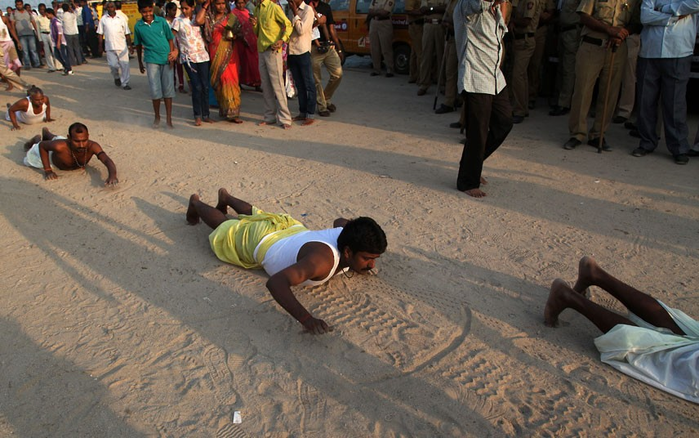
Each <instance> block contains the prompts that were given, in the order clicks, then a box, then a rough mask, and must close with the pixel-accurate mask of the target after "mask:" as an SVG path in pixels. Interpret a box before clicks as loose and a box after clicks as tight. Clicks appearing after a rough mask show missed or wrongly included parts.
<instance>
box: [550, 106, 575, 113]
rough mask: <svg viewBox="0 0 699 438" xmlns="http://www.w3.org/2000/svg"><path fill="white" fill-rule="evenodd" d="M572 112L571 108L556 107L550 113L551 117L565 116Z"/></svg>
mask: <svg viewBox="0 0 699 438" xmlns="http://www.w3.org/2000/svg"><path fill="white" fill-rule="evenodd" d="M569 112H570V108H566V107H563V106H558V105H556V106H555V107H553V108H552V109H551V111H549V116H565V115H566V114H568V113H569Z"/></svg>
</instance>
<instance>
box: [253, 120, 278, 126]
mask: <svg viewBox="0 0 699 438" xmlns="http://www.w3.org/2000/svg"><path fill="white" fill-rule="evenodd" d="M275 123H277V122H267V121H265V120H263V121H261V122H260V123H258V124H257V126H272V125H274V124H275Z"/></svg>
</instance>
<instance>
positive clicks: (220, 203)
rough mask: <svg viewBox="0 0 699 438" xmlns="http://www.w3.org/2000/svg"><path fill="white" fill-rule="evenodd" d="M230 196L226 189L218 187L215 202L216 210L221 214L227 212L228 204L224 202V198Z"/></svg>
mask: <svg viewBox="0 0 699 438" xmlns="http://www.w3.org/2000/svg"><path fill="white" fill-rule="evenodd" d="M228 196H230V195H229V194H228V190H226V189H224V188H223V187H221V188H220V189H218V203H217V204H216V210H218V211H220V212H221V213H223V214H228V204H227V203H226V198H228Z"/></svg>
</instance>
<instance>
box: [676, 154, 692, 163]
mask: <svg viewBox="0 0 699 438" xmlns="http://www.w3.org/2000/svg"><path fill="white" fill-rule="evenodd" d="M674 157H675V164H687V163H689V157H688V156H687V154H677V155H675V156H674Z"/></svg>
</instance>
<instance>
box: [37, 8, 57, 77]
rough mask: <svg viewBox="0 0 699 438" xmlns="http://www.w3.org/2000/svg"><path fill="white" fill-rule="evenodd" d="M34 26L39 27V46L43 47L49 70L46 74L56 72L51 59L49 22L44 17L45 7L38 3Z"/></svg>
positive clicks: (52, 58) (54, 63)
mask: <svg viewBox="0 0 699 438" xmlns="http://www.w3.org/2000/svg"><path fill="white" fill-rule="evenodd" d="M36 24H37V26H38V27H39V37H40V41H41V44H42V45H43V46H44V61H45V62H46V66H47V67H48V68H49V70H48V72H49V73H53V72H55V71H56V60H55V59H54V57H53V48H52V47H51V20H49V19H48V17H47V16H46V5H45V4H44V3H39V17H37V18H36Z"/></svg>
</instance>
